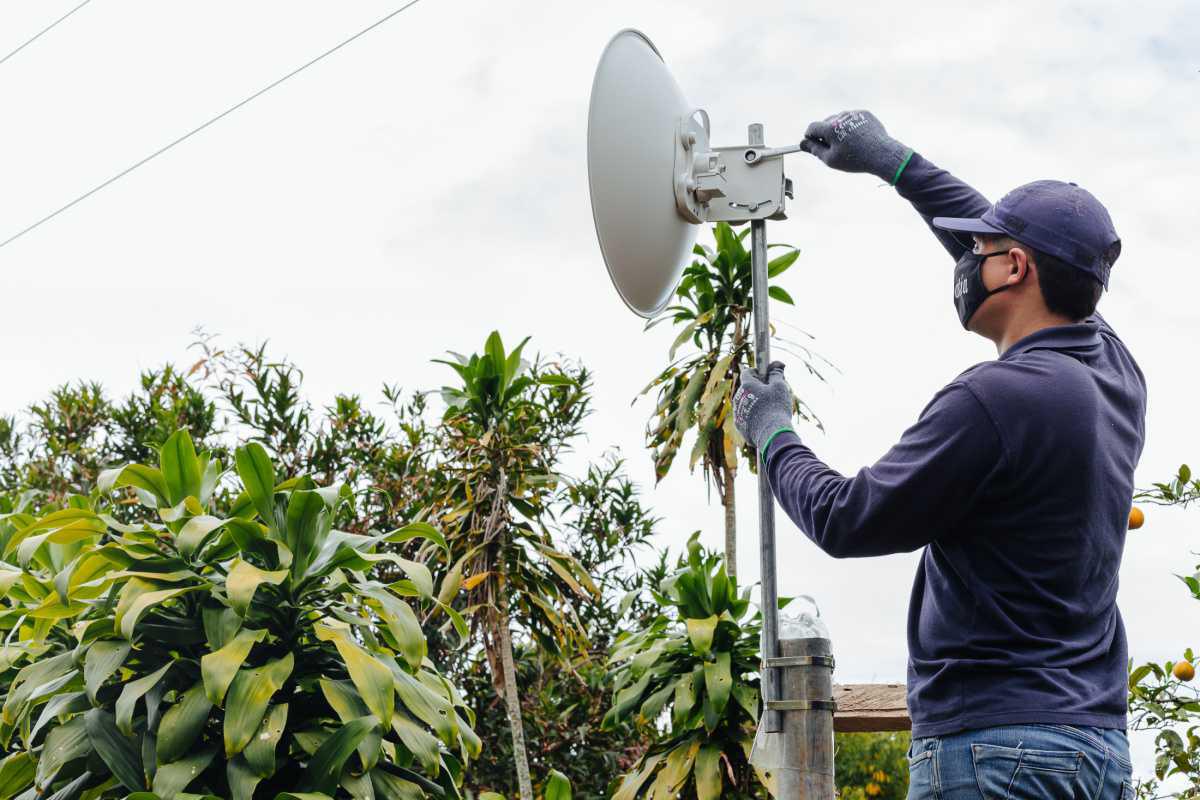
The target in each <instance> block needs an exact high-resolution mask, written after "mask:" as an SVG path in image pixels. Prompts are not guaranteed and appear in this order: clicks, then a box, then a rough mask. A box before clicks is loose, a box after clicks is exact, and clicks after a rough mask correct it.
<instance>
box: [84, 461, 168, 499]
mask: <svg viewBox="0 0 1200 800" xmlns="http://www.w3.org/2000/svg"><path fill="white" fill-rule="evenodd" d="M125 486H133V487H135V488H137V489H141V490H142V491H144V492H149V493H150V494H151V495H153V496H154V498H155V499H156V500H158V504H159V506H170V505H174V504H173V503H171V502H169V501H168V499H167V497H168V494H169V492H168V490H167V481H166V479H165V478H164V477H163V474H162V473H161V472H159V471H158V470H156V469H155V468H154V467H147V466H146V465H144V464H127V465H125V466H123V467H115V468H114V469H106V470H104V471H103V472H101V473H100V474H99V475H98V476H97V477H96V488H97V489H98V490H99V492H100V494H108V493H109V492H111V491H112V490H113V489H120V488H123V487H125Z"/></svg>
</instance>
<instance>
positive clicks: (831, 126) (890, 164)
mask: <svg viewBox="0 0 1200 800" xmlns="http://www.w3.org/2000/svg"><path fill="white" fill-rule="evenodd" d="M800 149H801V150H803V151H804V152H806V153H812V154H813V155H814V156H816V157H817V158H819V159H821V160H822V161H824V162H825V165H826V166H828V167H832V168H833V169H837V170H841V171H842V172H869V173H871V174H872V175H874V176H876V177H877V178H879V179H880V180H884V181H887V182H888V183H889V184H891V185H893V186H895V185H896V181H898V180H899V179H900V173H901V172H903V171H904V167H906V166H907V165H908V160H909V158H911V157H912V152H913V151H912V149H911V148H909V147H906V146H905V145H903V144H901V143H900V142H898V141H896V140H895V139H893V138H892V137H890V136H888V132H887V131H886V130H885V129H884V127H883V123H882V122H880V121H879V120H878V119H876V118H875V115H874V114H872V113H871V112H870V111H865V110H858V111H843V112H842V113H840V114H834V115H833V116H832V117H827V118H825V119H823V120H821V121H819V122H814V123H812V124H811V125H809V126H808V130H806V131H805V132H804V141H802V142H801V143H800Z"/></svg>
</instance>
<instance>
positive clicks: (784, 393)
mask: <svg viewBox="0 0 1200 800" xmlns="http://www.w3.org/2000/svg"><path fill="white" fill-rule="evenodd" d="M740 383H741V385H740V386H739V387H738V390H737V392H736V393H735V394H734V395H733V424H734V425H735V426H736V427H737V429H738V433H740V434H741V435H742V438H743V439H745V440H746V441H747V442H749V443H750V444H751V445H753V446H754V449H755V450H757V451H758V453H759V454H760V455H761V454H762V451H763V449H764V448H765V447H766V446H767V444H768V443H769V441H770V439H771V437H772V436H774V435H775V434H776V433H778V432H779V431H781V430H791V429H792V390H791V388H790V387H789V386H788V384H787V381H786V380H784V378H783V363H782V362H779V361H772V362H771V365H770V366H769V367H767V380H766V382H765V383H764V382H763V381H761V380H759V378H758V375H756V374H755V373H754V372H752V371H751V370H748V369H744V370H742V372H741V381H740Z"/></svg>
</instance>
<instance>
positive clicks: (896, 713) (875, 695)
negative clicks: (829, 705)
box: [833, 683, 912, 733]
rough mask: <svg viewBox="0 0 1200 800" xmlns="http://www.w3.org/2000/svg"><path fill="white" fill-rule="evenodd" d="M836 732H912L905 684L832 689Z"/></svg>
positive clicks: (855, 684)
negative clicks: (834, 703)
mask: <svg viewBox="0 0 1200 800" xmlns="http://www.w3.org/2000/svg"><path fill="white" fill-rule="evenodd" d="M833 699H834V701H835V702H836V703H837V711H836V712H835V713H834V715H833V730H834V731H835V732H837V733H862V732H868V731H870V732H878V731H907V730H912V720H911V719H909V716H908V706H907V704H906V702H905V686H904V684H903V683H848V684H845V685H842V686H838V685H835V686H834V687H833Z"/></svg>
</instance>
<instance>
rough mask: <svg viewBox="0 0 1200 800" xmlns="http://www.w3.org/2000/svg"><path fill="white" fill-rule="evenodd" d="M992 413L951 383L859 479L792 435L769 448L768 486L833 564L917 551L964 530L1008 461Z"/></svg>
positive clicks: (778, 438)
mask: <svg viewBox="0 0 1200 800" xmlns="http://www.w3.org/2000/svg"><path fill="white" fill-rule="evenodd" d="M1004 461H1005V458H1004V447H1003V444H1002V442H1001V439H1000V436H999V433H998V431H997V429H996V426H995V424H994V423H993V421H992V419H991V417H990V416H989V414H988V413H987V411H986V409H985V408H984V407H983V405H982V404H981V403H980V402H979V400H978V398H976V396H975V395H974V394H973V393H972V391H971V390H970V389H969V388H967V387H966V386H965V385H963V384H960V383H953V384H951V385H950V386H948V387H946V388H945V389H943V390H942V391H941V392H939V393H938V395H937V396H936V397H935V398H934V399H933V401H931V402H930V404H929V405H928V406H927V407H926V409H925V411H924V412H922V414H921V417H920V419H919V420H918V421H917V423H916V424H915V425H913V426H912V427H911V428H909V429H908V430H907V431H906V432H905V433H904V435H903V436H902V437H901V439H900V441H899V442H898V443H897V444H896V445H895V446H894V447H892V449H891V450H889V451H888V452H887V453H886V454H885V455H884V456H883V457H882V458H881V459H879V461H877V462H876V463H875V464H874V465H872V466H870V467H864V468H863V469H861V470H859V471H858V473H857V474H856V475H854V476H852V477H850V476H844V475H842V474H840V473H838V472H837V471H836V470H834V469H831V468H830V467H829V466H827V465H826V464H825V463H824V462H822V461H821V460H820V459H819V458H817V456H816V455H815V454H814V453H813V451H812V450H810V449H809V448H808V447H807V446H805V445H804V444H803V443H802V442H801V441H800V437H799V436H797V435H796V434H795V433H794V432H792V431H790V430H788V431H783V432H781V433H779V434H778V435H776V436H773V437H772V438H771V439H770V440H769V441H768V442H767V443H766V454H765V464H766V470H767V476H768V479H769V481H770V485H771V490H772V492H773V493H774V495H775V499H776V500H777V501H778V502H779V504H780V506H782V507H783V510H784V511H785V512H786V513H787V515H788V517H790V518H791V519H792V521H793V522H795V523H796V525H797V526H799V528H800V530H802V531H803V532H804V533H805V535H806V536H808V538H810V539H812V540H813V542H815V543H816V545H817V546H818V547H820V548H821V549H822V550H824V551H825V552H826V553H828V554H829V555H831V556H833V557H835V558H853V557H862V556H878V555H885V554H888V553H902V552H909V551H912V550H916V549H918V548H920V547H922V546H924V545H926V544H928V543H929V542H931V541H933V540H935V539H937V538H939V537H941V536H943V535H946V534H949V533H951V532H953V531H955V530H956V529H958V528H959V527H960V525H961V524H962V523H963V521H964V520H966V519H967V517H968V515H969V514H970V512H971V510H972V508H973V507H974V506H975V505H976V504H977V502H978V499H979V497H980V495H981V494H982V492H983V491H984V489H985V487H986V486H987V484H988V481H989V480H990V479H991V478H992V477H993V476H994V475H995V473H996V472H997V471H998V470H999V469H1000V468H1001V466H1002V464H1003V463H1004Z"/></svg>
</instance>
